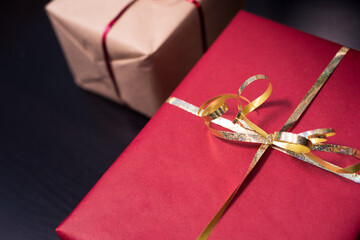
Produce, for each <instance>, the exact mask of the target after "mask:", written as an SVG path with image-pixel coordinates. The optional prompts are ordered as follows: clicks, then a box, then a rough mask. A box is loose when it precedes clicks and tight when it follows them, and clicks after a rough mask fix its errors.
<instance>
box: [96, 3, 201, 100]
mask: <svg viewBox="0 0 360 240" xmlns="http://www.w3.org/2000/svg"><path fill="white" fill-rule="evenodd" d="M136 1H137V0H132V1H131V2H130V3H128V4H127V5H126V6H125V7H124V8H123V9H122V10H121V11H120V12H119V13H118V14H117V15H116V16H115V17H114V18H113V19H112V20H111V21H110V22H109V23H108V24H107V25H106V28H105V30H104V32H103V34H102V39H101V40H102V41H101V43H102V49H103V53H104V59H105V64H106V68H107V70H108V73H109V76H110V78H111V82H112V83H113V85H114V88H115V92H116V96H117V98H118V99H119V100H120V90H119V87H118V85H117V82H116V80H115V75H114V71H113V68H112V66H111V61H110V56H109V51H108V48H107V45H106V39H107V35H108V34H109V32H110V29H111V28H112V26H113V25H114V24H115V23H116V22H117V21H118V20H119V18H120V17H121V16H122V15H123V14H124V13H125V12H126V10H128V9H129V8H130V6H131V5H133V4H134V3H135V2H136ZM185 1H188V2H190V3H193V4H194V5H195V7H196V9H197V11H198V13H199V19H200V28H201V38H202V45H203V51H204V52H205V51H206V49H207V44H206V42H207V41H206V32H205V23H204V14H203V11H202V8H201V6H200V3H199V2H198V1H196V0H185Z"/></svg>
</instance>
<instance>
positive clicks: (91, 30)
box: [46, 0, 242, 116]
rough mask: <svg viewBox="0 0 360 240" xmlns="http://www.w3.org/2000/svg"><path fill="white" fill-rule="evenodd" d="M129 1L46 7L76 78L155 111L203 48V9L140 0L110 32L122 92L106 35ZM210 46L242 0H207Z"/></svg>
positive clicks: (75, 0) (63, 2) (176, 0)
mask: <svg viewBox="0 0 360 240" xmlns="http://www.w3.org/2000/svg"><path fill="white" fill-rule="evenodd" d="M129 2H130V0H120V1H119V0H102V1H99V0H54V1H52V2H50V3H49V4H48V5H47V6H46V11H47V13H48V16H49V18H50V20H51V23H52V25H53V27H54V29H55V32H56V35H57V37H58V39H59V42H60V44H61V46H62V49H63V51H64V54H65V57H66V59H67V61H68V64H69V67H70V69H71V72H72V74H73V76H74V79H75V83H76V84H77V85H78V86H79V87H81V88H83V89H86V90H88V91H91V92H93V93H96V94H99V95H102V96H104V97H106V98H108V99H111V100H113V101H115V102H118V103H122V104H127V105H128V106H129V107H131V108H133V109H134V110H136V111H139V112H140V113H143V114H145V115H146V116H152V115H153V114H154V113H155V112H156V111H157V109H158V108H159V107H160V106H161V104H162V103H163V102H164V101H165V100H166V98H167V97H168V96H169V95H170V93H171V92H172V91H173V90H174V89H175V87H176V86H177V85H178V83H179V82H180V81H181V80H182V78H183V77H184V76H185V75H186V74H187V73H188V72H189V70H190V69H191V68H192V66H193V65H194V64H195V63H196V62H197V61H198V59H199V58H200V56H201V55H202V53H203V50H202V49H203V46H202V39H201V27H200V21H199V14H198V11H197V9H196V7H195V6H194V4H192V3H190V2H188V1H186V0H138V1H136V2H135V3H134V4H133V5H132V6H131V7H130V8H129V9H128V10H127V11H126V12H125V14H124V15H122V16H121V17H120V19H119V20H118V21H117V22H116V24H115V25H114V26H113V28H112V29H111V30H110V33H109V34H108V37H107V46H108V50H109V53H110V59H111V65H112V68H113V71H114V75H115V79H116V82H117V85H118V87H119V91H120V99H119V98H118V97H117V96H116V92H115V88H114V86H113V83H112V82H111V79H110V76H109V73H108V71H107V69H106V66H105V61H104V57H103V52H102V48H101V36H102V33H103V31H104V29H105V27H106V25H107V24H108V23H109V21H111V20H112V18H114V16H116V15H117V14H118V12H119V11H120V10H121V9H123V8H124V7H125V6H126V5H127V4H128V3H129ZM199 2H200V3H201V6H202V9H203V13H204V20H205V29H206V35H207V37H206V38H207V45H208V46H209V45H210V44H211V43H212V42H213V41H214V40H215V39H216V37H217V36H218V35H219V33H220V32H221V30H222V29H223V28H224V27H225V26H226V24H227V23H228V22H229V21H230V20H231V18H232V17H233V16H234V15H235V13H236V12H237V11H238V10H239V9H240V7H241V2H242V1H240V0H226V1H220V0H203V1H199Z"/></svg>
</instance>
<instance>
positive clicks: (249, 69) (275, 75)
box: [56, 11, 360, 240]
mask: <svg viewBox="0 0 360 240" xmlns="http://www.w3.org/2000/svg"><path fill="white" fill-rule="evenodd" d="M340 47H341V46H340V45H338V44H335V43H332V42H329V41H326V40H323V39H320V38H317V37H314V36H311V35H308V34H306V33H303V32H300V31H298V30H294V29H292V28H289V27H287V26H283V25H281V24H278V23H275V22H272V21H270V20H266V19H264V18H261V17H258V16H256V15H253V14H250V13H247V12H245V11H240V13H239V14H238V15H237V16H236V17H235V18H234V19H233V21H232V22H231V23H230V25H229V26H228V27H227V29H226V30H225V31H224V32H223V33H222V34H221V35H220V37H219V38H218V40H217V41H216V42H215V43H214V44H213V45H212V47H211V48H210V49H209V51H208V52H207V53H206V54H205V55H204V56H203V57H202V58H201V60H200V61H199V62H198V64H197V65H196V66H195V67H194V68H193V70H192V71H191V72H190V73H189V74H188V75H187V77H186V78H185V79H184V80H183V82H182V83H181V84H180V85H179V87H178V88H177V89H176V90H175V91H174V92H173V93H172V96H173V97H176V98H179V99H182V100H184V101H186V102H189V103H191V104H194V105H195V106H200V105H201V104H203V103H204V102H205V101H206V100H208V99H210V98H212V97H214V96H217V95H219V94H223V93H236V92H237V90H238V88H239V87H240V85H241V84H242V83H243V82H244V80H245V79H247V78H248V77H250V76H253V75H255V74H259V73H261V74H266V75H267V76H268V78H269V79H270V81H271V82H272V84H273V92H272V95H271V96H270V98H269V99H268V100H267V102H266V103H264V104H263V105H262V106H261V107H260V108H259V109H258V110H256V111H255V112H253V113H250V114H249V115H248V118H249V119H251V120H252V121H253V122H254V123H255V124H257V125H258V126H260V127H261V128H262V129H264V130H266V131H267V132H274V131H279V130H280V129H281V127H282V126H283V125H284V123H285V122H286V120H287V119H288V118H289V116H290V115H291V113H292V112H293V111H294V109H295V108H296V107H297V105H298V104H299V103H300V101H301V100H302V99H303V98H304V96H305V94H306V93H307V92H308V90H309V89H310V88H311V86H312V85H313V84H314V82H315V81H316V79H318V77H319V75H320V74H321V73H322V71H323V70H324V69H325V67H326V66H327V65H328V63H329V62H330V60H331V59H332V58H333V57H334V55H335V54H336V53H337V51H338V50H339V49H340ZM359 70H360V53H359V52H357V51H355V50H352V49H351V50H350V51H349V52H348V53H347V54H346V55H345V56H344V58H343V59H342V60H341V62H340V64H339V65H338V67H337V68H336V69H335V71H334V73H333V74H332V75H331V77H330V78H329V79H328V81H327V83H326V84H325V85H324V87H323V88H322V89H321V90H320V92H319V93H318V95H317V96H316V98H315V100H314V101H313V102H312V103H311V105H310V106H309V108H308V109H307V111H305V113H304V114H303V115H302V117H301V118H300V120H299V121H298V124H297V125H296V126H295V127H294V128H293V129H292V132H294V133H299V132H303V131H307V130H312V129H316V128H326V127H331V128H334V129H335V130H336V133H337V134H336V135H335V136H333V137H331V138H329V142H331V143H334V144H341V145H345V146H350V147H354V148H359V147H360V141H359V135H360V128H359V127H358V121H359V118H360V104H359V96H358V93H359V90H360V81H359V80H358V73H359ZM265 85H266V84H265ZM264 89H265V87H264V84H263V83H262V82H260V83H259V84H257V83H256V85H255V86H251V87H250V86H249V89H246V90H245V91H244V93H243V95H244V96H245V97H247V98H249V99H250V100H252V99H254V97H256V96H258V95H259V93H262V92H263V91H264ZM235 113H236V111H235ZM258 147H259V144H250V143H239V144H234V143H231V142H228V141H225V140H221V139H219V138H217V137H215V136H213V135H212V134H210V132H209V130H208V128H207V127H206V126H205V124H204V122H203V120H202V119H201V118H200V117H198V116H196V115H193V114H190V113H189V112H186V111H184V110H183V109H180V108H178V107H175V106H173V105H170V104H168V103H165V104H164V105H163V106H162V108H161V109H160V110H159V111H158V112H157V113H156V115H155V116H154V117H153V118H152V119H151V120H150V122H149V123H148V124H147V126H145V128H144V129H143V130H142V131H141V133H140V134H139V135H138V136H137V137H136V138H135V139H134V141H133V142H132V143H131V144H130V145H129V147H128V148H127V149H126V150H125V151H124V152H123V153H122V154H121V156H120V157H119V158H118V159H117V160H116V161H115V162H114V164H113V165H112V166H111V167H110V169H109V170H108V171H107V172H106V173H105V174H104V175H103V176H102V178H101V179H100V180H99V181H98V183H97V184H96V185H95V186H94V187H93V189H92V190H91V191H90V192H89V193H88V194H87V195H86V197H85V198H84V199H83V200H82V201H81V202H80V204H79V205H78V206H77V207H76V208H75V210H74V211H73V212H72V213H71V214H70V215H69V217H68V218H66V219H65V220H64V222H63V223H62V224H61V225H60V226H59V227H58V228H57V230H56V231H57V233H58V235H59V236H60V238H61V239H63V240H75V239H76V240H80V239H196V238H197V237H198V236H199V234H200V233H201V232H202V231H203V230H204V228H205V227H206V225H207V224H208V223H209V221H210V220H211V219H212V218H213V217H214V215H215V214H216V212H217V211H218V210H219V208H220V207H221V206H222V205H223V204H224V202H225V201H226V199H227V198H228V197H229V196H230V194H231V193H232V192H233V190H234V189H235V187H236V186H237V185H238V184H239V182H240V181H241V179H242V178H243V176H244V174H245V172H246V170H247V169H248V166H249V164H250V162H251V161H252V159H253V157H254V155H255V153H256V150H257V149H258ZM316 154H318V152H316ZM318 155H319V156H321V157H322V158H323V159H324V160H328V161H332V162H333V163H335V164H338V165H340V166H345V165H347V164H350V163H354V161H355V162H356V159H353V158H351V157H343V156H339V155H337V154H335V153H322V154H318ZM339 159H341V161H338V160H339ZM359 203H360V185H359V184H358V183H356V182H353V181H350V180H348V179H345V178H343V177H340V176H337V175H335V174H333V173H330V172H328V171H325V170H323V169H321V168H318V167H316V166H313V165H310V164H308V163H306V162H304V161H301V160H298V159H296V158H294V157H291V156H289V155H287V154H284V153H283V152H280V151H277V150H274V149H269V150H267V152H266V153H265V154H264V156H263V157H262V158H261V159H260V162H259V164H258V165H257V166H256V167H255V169H254V171H253V172H252V173H251V175H250V176H249V177H248V178H247V179H246V181H245V183H244V185H243V186H242V187H241V189H240V192H239V193H238V194H237V195H236V197H235V199H234V201H233V203H232V204H231V206H230V207H229V208H228V209H227V211H226V212H225V214H224V216H223V217H222V218H221V220H220V221H219V223H218V224H217V225H216V227H215V228H214V230H213V232H212V234H211V235H210V238H209V239H326V240H329V239H356V237H358V236H359V230H360V209H359Z"/></svg>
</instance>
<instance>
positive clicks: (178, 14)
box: [46, 0, 196, 60]
mask: <svg viewBox="0 0 360 240" xmlns="http://www.w3.org/2000/svg"><path fill="white" fill-rule="evenodd" d="M128 2H130V1H114V0H105V2H104V1H101V2H99V1H86V2H84V1H81V0H77V1H70V0H64V1H52V2H51V3H50V4H48V5H47V6H46V10H47V11H48V13H49V14H50V15H51V16H52V17H53V18H54V19H56V20H57V21H58V22H59V23H60V24H61V25H62V27H63V28H64V29H66V31H67V32H68V33H69V34H71V36H72V39H73V40H76V41H77V44H78V45H80V46H82V48H83V49H86V51H88V55H92V57H93V58H94V59H97V60H101V59H103V52H102V48H101V36H102V33H103V31H104V30H105V27H106V26H107V24H108V23H109V22H110V21H111V20H112V18H113V17H115V16H116V15H117V14H118V12H119V11H120V10H122V9H123V8H124V7H125V6H126V5H127V4H128ZM192 12H193V13H196V9H195V8H194V6H193V5H192V4H190V3H189V2H187V1H184V0H181V1H180V0H171V1H169V0H167V1H155V0H141V1H136V2H135V3H134V4H133V5H132V6H131V7H130V8H129V10H128V11H126V12H125V13H124V15H123V16H122V17H121V19H119V20H118V21H117V22H116V24H115V25H114V27H113V28H112V30H111V32H110V33H109V35H108V41H107V42H108V47H109V49H111V51H110V56H111V59H124V58H133V57H137V56H140V55H150V54H152V53H153V52H154V51H156V50H157V49H158V48H159V47H160V46H161V45H162V43H163V42H164V41H165V40H166V39H167V38H169V36H171V34H172V33H173V32H174V31H176V29H177V28H178V26H179V25H180V24H181V23H182V22H183V20H184V19H185V18H187V17H188V15H189V14H191V13H192Z"/></svg>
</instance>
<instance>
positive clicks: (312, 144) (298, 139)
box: [167, 47, 360, 240]
mask: <svg viewBox="0 0 360 240" xmlns="http://www.w3.org/2000/svg"><path fill="white" fill-rule="evenodd" d="M348 50H349V48H347V47H342V48H341V49H340V50H339V51H338V52H337V54H336V55H335V57H334V58H333V59H332V60H331V62H330V63H329V65H328V66H327V67H326V68H325V70H324V71H323V72H322V74H321V75H320V77H319V78H318V79H317V81H316V82H315V83H314V85H313V86H312V87H311V89H310V90H309V92H308V93H307V94H306V96H305V97H304V99H303V100H302V101H301V103H300V104H299V105H298V107H297V108H296V109H295V111H294V112H293V113H292V115H291V116H290V118H289V119H288V120H287V122H286V123H285V125H284V126H283V128H282V129H281V130H280V131H279V132H275V133H273V134H267V133H266V132H265V131H264V130H262V129H261V128H260V127H258V126H256V125H255V124H254V123H252V122H251V121H250V120H249V119H248V118H247V117H246V115H247V114H248V113H250V112H251V111H253V110H255V109H256V108H257V107H259V106H260V105H261V104H262V103H264V102H265V101H266V100H267V99H268V98H269V96H270V95H271V92H272V84H271V82H270V81H269V80H268V79H267V77H266V76H265V75H262V74H259V75H255V76H253V77H251V78H249V79H248V80H246V81H245V82H244V83H243V84H242V85H241V87H240V88H239V91H238V94H223V95H219V96H217V97H214V98H212V99H210V100H208V101H206V102H205V103H204V104H203V105H202V106H201V107H200V108H198V107H196V106H194V105H192V104H190V103H187V102H185V101H183V100H180V99H177V98H174V97H170V98H169V99H168V100H167V102H168V103H170V104H172V105H174V106H177V107H179V108H181V109H183V110H185V111H188V112H190V113H192V114H194V115H197V116H200V117H202V118H203V120H204V121H205V124H206V126H207V127H208V128H209V130H210V132H211V133H212V134H214V135H215V136H217V137H219V138H223V139H226V140H230V141H242V142H252V143H260V144H261V146H260V147H259V149H258V150H257V152H256V154H255V156H254V158H253V160H252V162H251V164H250V166H249V168H248V170H247V172H246V174H245V176H244V177H243V179H242V181H241V182H240V183H239V185H238V186H237V187H236V189H235V190H234V191H233V193H232V194H231V195H230V197H229V198H228V199H227V201H226V202H225V204H224V205H223V206H222V207H221V208H220V209H219V211H218V212H217V214H216V215H215V216H214V218H213V219H212V220H211V221H210V223H209V224H208V225H207V227H206V228H205V229H204V231H203V232H202V233H201V234H200V236H199V237H198V239H201V240H204V239H207V238H208V237H209V235H210V233H211V231H212V230H213V229H214V227H215V225H216V224H217V222H218V221H219V220H220V218H221V217H222V215H223V214H224V212H225V210H226V209H227V208H228V206H229V205H230V203H231V202H232V200H233V198H234V196H235V195H236V193H237V191H238V190H239V188H240V187H241V185H242V183H243V182H244V180H245V179H246V177H247V176H248V175H249V173H250V172H251V171H252V170H253V168H254V167H255V166H256V164H257V163H258V161H259V160H260V158H261V156H262V155H263V153H264V152H265V151H266V150H267V148H268V147H272V148H274V149H277V150H279V151H281V152H284V153H286V154H289V155H291V156H293V157H296V158H298V159H300V160H302V161H305V162H307V163H310V164H312V165H315V166H317V167H320V168H322V169H324V170H327V171H329V172H332V173H334V174H337V175H339V176H341V177H344V178H347V179H349V180H352V181H354V182H356V183H360V176H359V175H358V174H357V173H356V172H358V171H359V170H360V162H359V163H357V164H354V165H352V166H349V167H346V168H341V167H339V166H336V165H334V164H332V163H329V162H327V161H324V160H322V159H321V158H319V157H318V156H316V155H315V154H313V153H312V152H311V150H312V151H324V152H332V153H340V154H344V155H349V156H353V157H355V158H357V159H360V152H359V151H358V150H357V149H354V148H350V147H346V146H340V145H334V144H324V143H323V142H325V141H326V140H327V138H328V137H331V136H333V135H334V134H335V132H334V131H333V130H332V129H330V128H325V129H315V130H311V131H306V132H303V133H299V134H294V133H290V132H286V131H288V130H289V129H290V128H291V127H292V126H293V125H294V124H295V123H296V121H297V120H298V119H299V118H300V116H301V115H302V113H303V112H304V111H305V109H306V108H307V107H308V106H309V104H310V103H311V101H312V100H313V99H314V98H315V96H316V94H317V93H318V92H319V91H320V89H321V87H322V86H323V85H324V84H325V83H326V81H327V79H328V78H329V77H330V75H331V74H332V72H333V71H334V70H335V69H336V67H337V65H338V64H339V62H340V61H341V59H342V58H343V56H344V55H345V54H346V53H347V51H348ZM260 79H264V80H266V81H267V82H268V87H267V89H266V91H265V92H264V93H263V94H262V95H260V96H259V97H258V98H256V99H255V100H253V101H252V102H250V101H249V100H248V99H246V98H244V97H243V96H241V93H242V91H243V90H244V89H245V88H246V87H247V86H248V85H250V84H251V83H253V82H255V81H257V80H260ZM232 98H236V99H237V100H238V114H237V116H236V118H235V120H234V121H233V122H231V121H230V120H228V119H225V118H222V117H221V116H222V115H223V114H224V113H226V111H227V110H228V106H227V104H226V102H225V101H226V100H228V99H232ZM241 99H243V100H245V101H246V102H248V103H249V104H248V105H247V106H245V107H244V108H242V105H241ZM212 124H216V125H219V126H221V127H223V128H225V129H228V130H231V132H228V131H220V130H217V129H216V128H213V127H212Z"/></svg>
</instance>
